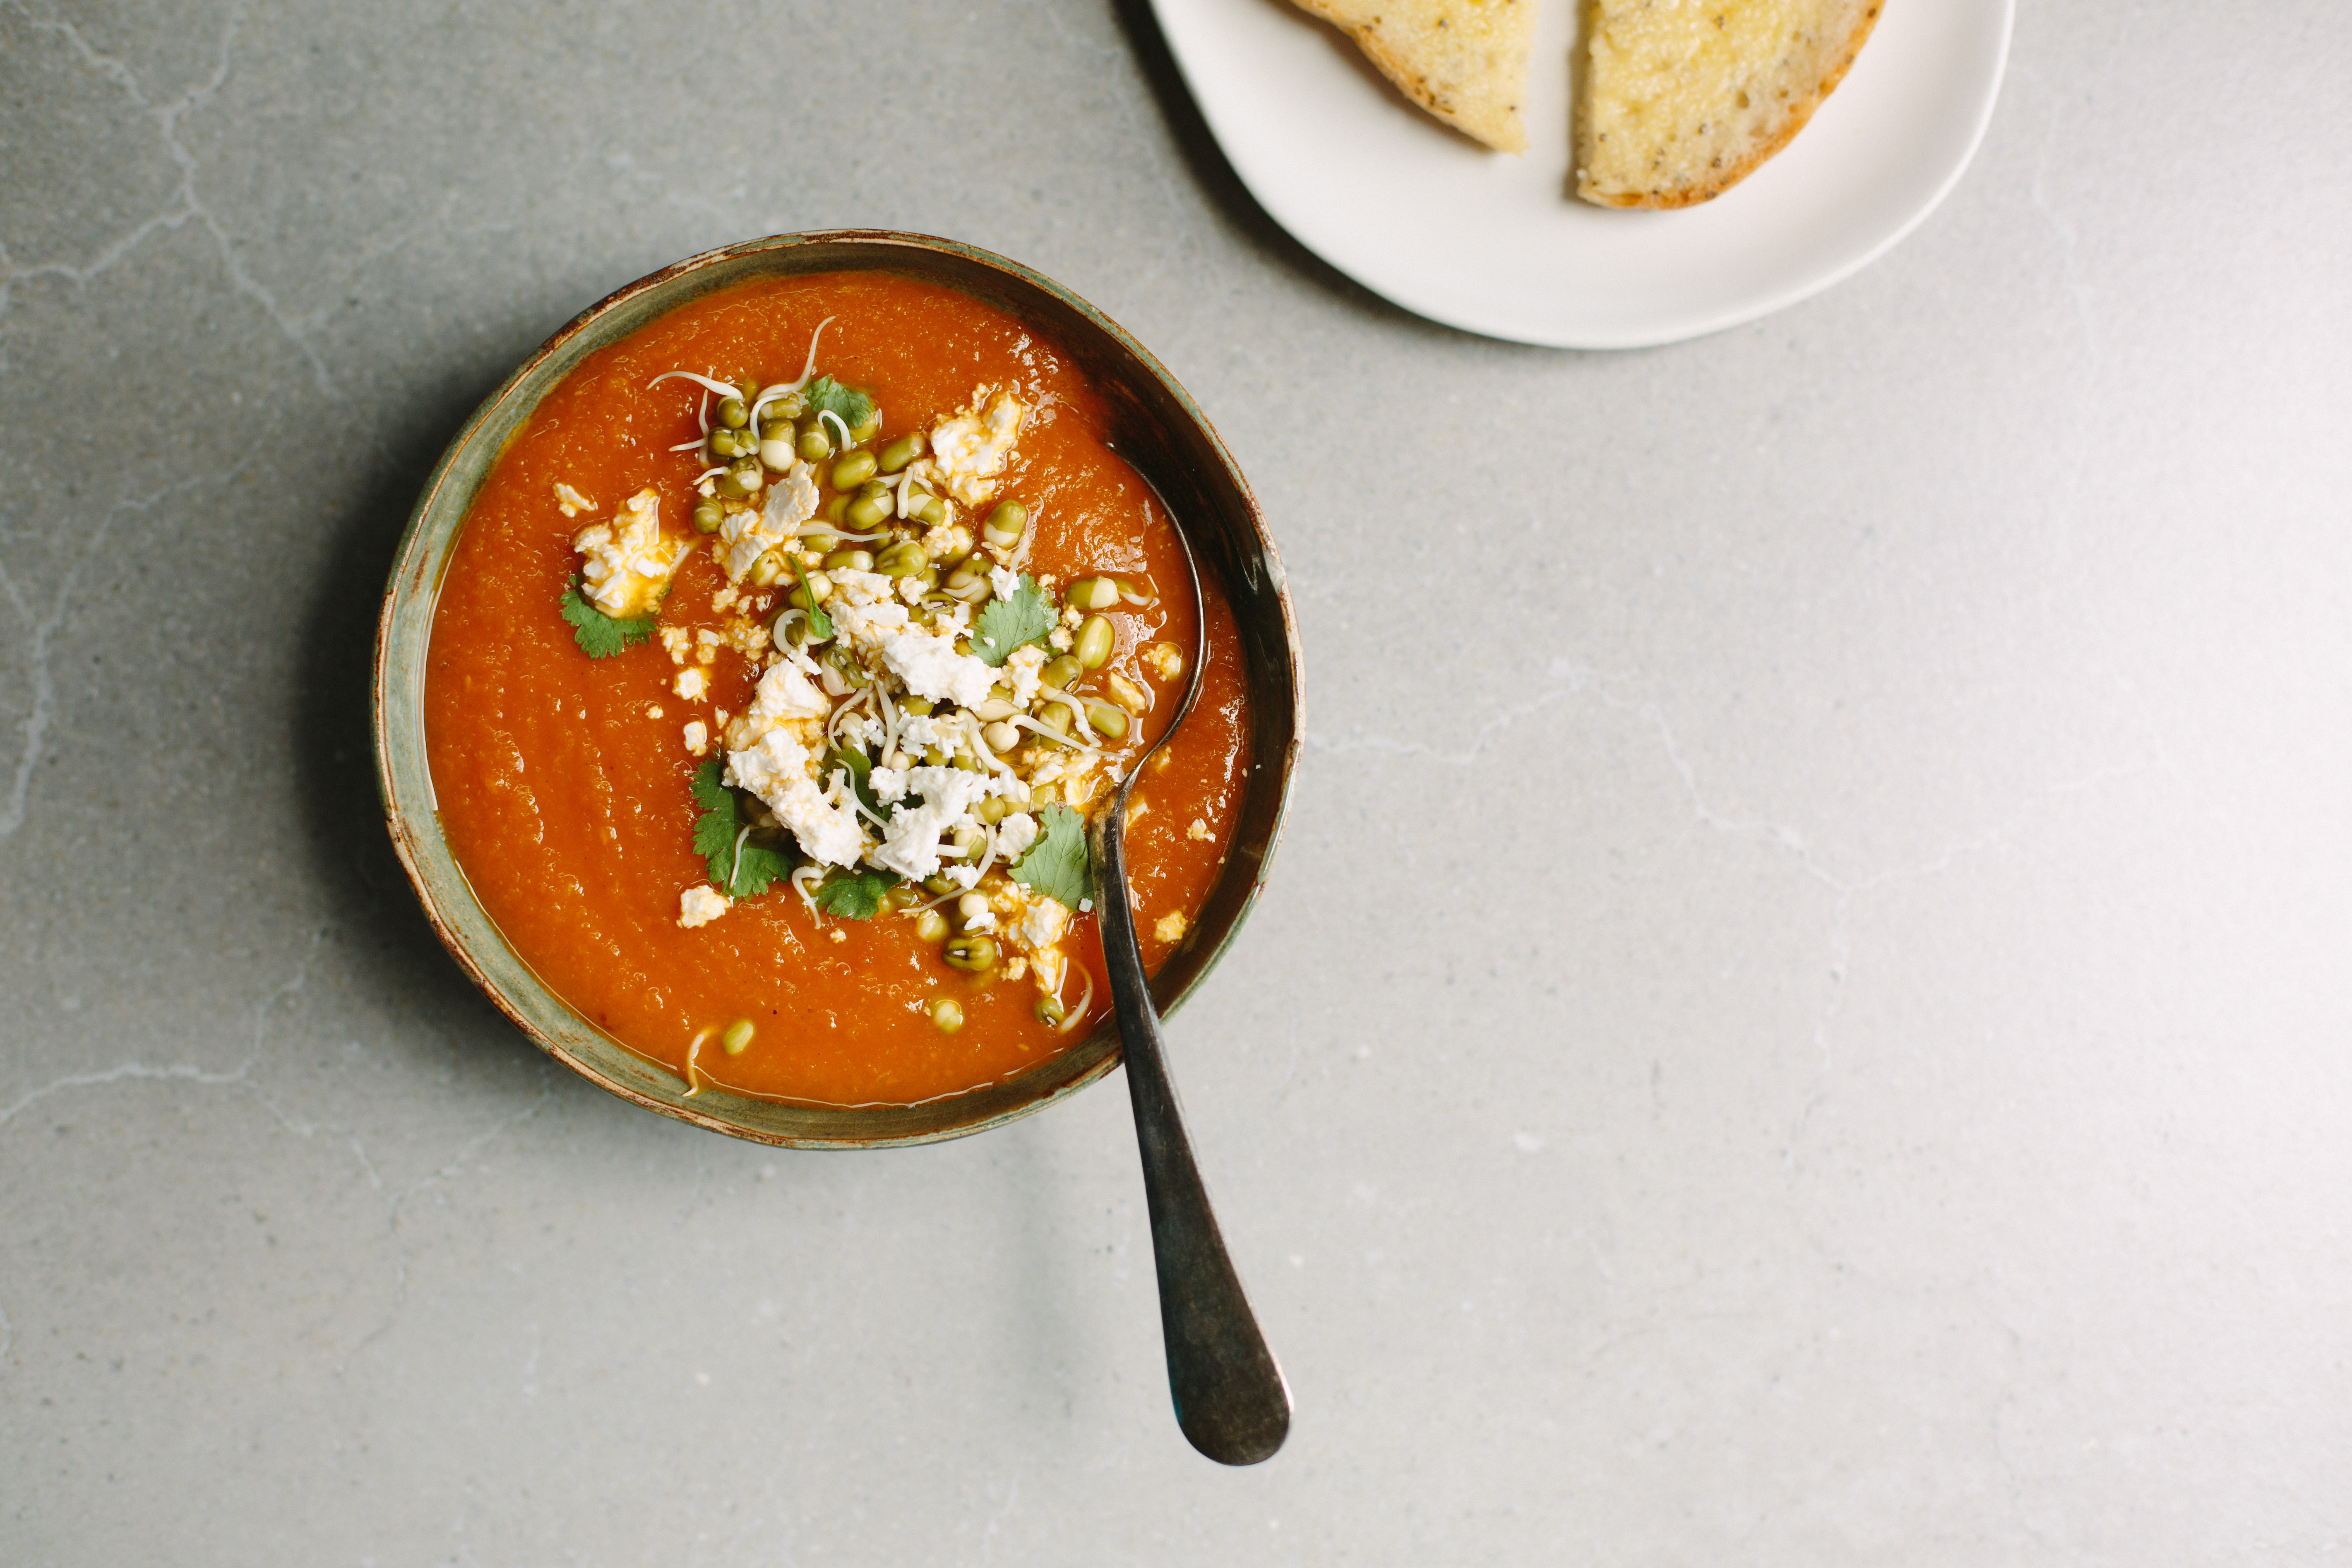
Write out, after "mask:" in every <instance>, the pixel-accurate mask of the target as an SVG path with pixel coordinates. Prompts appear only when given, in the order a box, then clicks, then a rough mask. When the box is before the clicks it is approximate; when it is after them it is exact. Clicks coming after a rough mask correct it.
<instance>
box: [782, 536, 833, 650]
mask: <svg viewBox="0 0 2352 1568" xmlns="http://www.w3.org/2000/svg"><path fill="white" fill-rule="evenodd" d="M784 558H785V559H786V560H788V561H790V562H791V563H793V577H794V578H795V579H796V580H797V581H798V582H799V584H800V585H801V597H802V598H803V599H806V600H807V601H808V623H809V641H811V642H831V641H832V640H833V617H832V616H828V615H826V614H825V613H824V611H823V610H820V609H818V608H817V606H816V594H815V593H814V591H813V590H812V589H811V588H810V587H809V580H808V568H807V567H805V566H803V565H802V564H801V558H800V557H799V556H797V555H795V554H793V552H791V551H789V550H787V551H785V552H784Z"/></svg>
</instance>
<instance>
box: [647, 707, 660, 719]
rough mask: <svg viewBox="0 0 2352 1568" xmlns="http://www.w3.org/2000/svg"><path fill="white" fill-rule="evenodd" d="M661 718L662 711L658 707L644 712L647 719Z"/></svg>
mask: <svg viewBox="0 0 2352 1568" xmlns="http://www.w3.org/2000/svg"><path fill="white" fill-rule="evenodd" d="M661 716H662V710H661V709H660V707H659V706H658V705H656V706H655V707H652V708H648V709H646V718H648V719H658V718H660V717H661Z"/></svg>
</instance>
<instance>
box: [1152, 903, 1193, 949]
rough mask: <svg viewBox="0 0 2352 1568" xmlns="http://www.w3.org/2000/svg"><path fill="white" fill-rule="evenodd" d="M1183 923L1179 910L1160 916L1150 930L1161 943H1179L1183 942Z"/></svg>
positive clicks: (1181, 913)
mask: <svg viewBox="0 0 2352 1568" xmlns="http://www.w3.org/2000/svg"><path fill="white" fill-rule="evenodd" d="M1185 923H1186V922H1185V920H1184V915H1183V912H1182V911H1181V910H1169V911H1168V912H1167V913H1166V914H1164V915H1161V916H1160V920H1159V921H1158V923H1156V924H1155V925H1153V926H1152V928H1151V929H1152V931H1153V932H1154V933H1156V934H1157V935H1158V936H1159V938H1160V941H1162V942H1181V941H1183V940H1184V929H1185Z"/></svg>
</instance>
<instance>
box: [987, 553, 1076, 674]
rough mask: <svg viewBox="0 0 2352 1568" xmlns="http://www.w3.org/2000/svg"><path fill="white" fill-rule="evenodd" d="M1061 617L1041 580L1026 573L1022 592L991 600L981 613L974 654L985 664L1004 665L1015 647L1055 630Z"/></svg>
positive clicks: (1023, 578)
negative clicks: (1047, 596) (1039, 584)
mask: <svg viewBox="0 0 2352 1568" xmlns="http://www.w3.org/2000/svg"><path fill="white" fill-rule="evenodd" d="M1059 619H1060V617H1059V616H1055V613H1054V605H1053V601H1051V600H1049V599H1047V598H1046V597H1045V590H1044V589H1043V588H1040V587H1039V586H1037V579H1036V578H1034V577H1032V576H1030V575H1029V574H1027V573H1025V572H1024V573H1023V574H1022V575H1021V588H1020V591H1019V592H1017V593H1015V594H1014V595H1013V597H1011V598H1009V599H992V600H991V601H990V602H989V604H988V605H987V607H986V608H984V609H982V611H981V612H980V621H979V624H978V625H977V626H974V627H973V628H972V634H971V655H972V657H973V658H976V659H978V660H980V662H981V663H982V664H988V665H999V666H1001V665H1003V662H1004V661H1005V660H1006V659H1008V658H1012V657H1013V649H1014V648H1017V647H1021V646H1022V645H1023V644H1024V643H1033V642H1035V641H1037V640H1038V639H1039V638H1040V637H1045V636H1046V635H1047V634H1048V633H1050V632H1051V631H1053V629H1054V627H1055V625H1056V624H1057V622H1058V621H1059Z"/></svg>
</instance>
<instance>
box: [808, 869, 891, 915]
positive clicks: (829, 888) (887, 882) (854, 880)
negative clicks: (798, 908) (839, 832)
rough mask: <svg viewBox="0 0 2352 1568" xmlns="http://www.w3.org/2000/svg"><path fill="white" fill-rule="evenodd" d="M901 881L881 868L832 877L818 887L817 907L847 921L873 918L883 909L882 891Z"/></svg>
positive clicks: (886, 890) (885, 891)
mask: <svg viewBox="0 0 2352 1568" xmlns="http://www.w3.org/2000/svg"><path fill="white" fill-rule="evenodd" d="M897 885H898V878H896V877H890V876H885V875H884V874H883V873H882V872H879V871H851V872H848V873H846V874H845V875H841V876H836V877H829V878H827V879H825V880H824V883H823V885H821V886H820V887H819V888H818V889H817V890H816V907H817V908H818V909H821V910H824V912H825V913H827V914H830V915H839V916H840V917H841V918H842V919H843V920H845V921H870V920H872V919H873V918H874V917H875V916H876V915H877V914H880V913H881V912H882V895H883V894H885V893H887V892H888V891H889V890H890V889H892V888H894V887H896V886H897Z"/></svg>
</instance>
